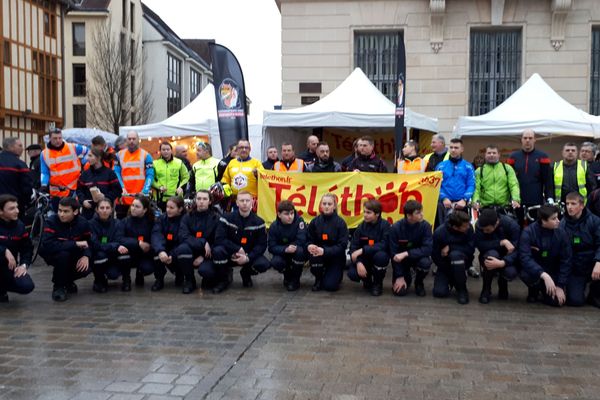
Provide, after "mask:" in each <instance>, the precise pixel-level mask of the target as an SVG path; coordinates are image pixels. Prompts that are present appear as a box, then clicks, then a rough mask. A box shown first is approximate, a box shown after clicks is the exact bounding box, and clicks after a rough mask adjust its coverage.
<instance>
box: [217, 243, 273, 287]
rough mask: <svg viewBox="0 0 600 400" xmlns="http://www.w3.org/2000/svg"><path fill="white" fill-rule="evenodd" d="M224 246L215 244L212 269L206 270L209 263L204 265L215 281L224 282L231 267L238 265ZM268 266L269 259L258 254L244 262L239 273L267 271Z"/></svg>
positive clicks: (254, 273)
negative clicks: (251, 259)
mask: <svg viewBox="0 0 600 400" xmlns="http://www.w3.org/2000/svg"><path fill="white" fill-rule="evenodd" d="M232 255H233V254H229V252H228V251H227V249H226V248H225V247H224V246H217V247H215V248H214V249H213V263H212V268H213V271H210V270H208V269H209V268H210V266H209V265H207V266H206V267H205V270H206V272H205V273H207V274H208V275H207V276H213V277H215V278H216V281H217V282H225V281H227V280H228V279H229V276H230V274H231V271H232V268H233V267H239V265H237V264H235V263H233V262H232V261H231V256H232ZM269 267H270V264H269V260H267V258H266V257H265V256H260V257H258V258H257V259H256V260H254V261H253V262H250V263H247V264H244V265H242V266H241V268H240V275H242V276H244V275H246V276H251V275H258V274H262V273H263V272H265V271H267V270H268V269H269Z"/></svg>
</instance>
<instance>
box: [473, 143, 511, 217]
mask: <svg viewBox="0 0 600 400" xmlns="http://www.w3.org/2000/svg"><path fill="white" fill-rule="evenodd" d="M520 202H521V196H520V191H519V182H518V181H517V177H516V175H515V171H514V170H513V168H512V167H511V166H510V165H506V164H504V163H503V162H501V161H500V152H499V151H498V147H497V146H495V145H489V146H487V147H486V150H485V163H484V164H483V165H482V166H481V167H479V168H477V170H476V171H475V193H474V194H473V207H474V208H475V209H476V210H479V208H480V207H483V208H487V207H494V208H498V209H500V208H503V207H507V206H510V207H512V208H513V209H517V208H519V207H520V204H519V203H520Z"/></svg>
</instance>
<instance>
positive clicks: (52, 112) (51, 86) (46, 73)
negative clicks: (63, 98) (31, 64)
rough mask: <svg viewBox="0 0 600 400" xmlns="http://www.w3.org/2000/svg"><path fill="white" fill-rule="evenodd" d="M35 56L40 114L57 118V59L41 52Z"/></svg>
mask: <svg viewBox="0 0 600 400" xmlns="http://www.w3.org/2000/svg"><path fill="white" fill-rule="evenodd" d="M35 55H37V59H38V61H37V73H38V75H39V84H38V91H39V95H38V100H39V104H40V114H42V115H46V116H51V117H58V59H57V57H55V56H52V55H50V54H44V53H42V52H37V53H34V56H35Z"/></svg>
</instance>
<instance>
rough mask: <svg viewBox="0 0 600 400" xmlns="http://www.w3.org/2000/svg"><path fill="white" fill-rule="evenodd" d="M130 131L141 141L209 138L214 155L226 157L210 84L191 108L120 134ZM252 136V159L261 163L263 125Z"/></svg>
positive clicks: (127, 128) (125, 128) (250, 132)
mask: <svg viewBox="0 0 600 400" xmlns="http://www.w3.org/2000/svg"><path fill="white" fill-rule="evenodd" d="M129 131H136V132H137V133H138V134H139V135H140V138H161V137H175V138H177V137H190V136H201V135H206V136H208V137H209V139H210V144H211V146H212V149H213V155H214V156H215V157H217V158H221V157H222V156H223V155H222V154H221V139H220V135H219V123H218V121H217V105H216V101H215V89H214V86H213V85H212V83H209V84H208V85H207V86H206V87H205V88H204V90H202V92H200V93H199V94H198V96H197V97H196V98H195V99H194V100H193V101H192V102H191V103H190V104H188V105H187V106H186V107H184V108H183V109H182V110H180V111H179V112H178V113H176V114H174V115H172V116H170V117H169V118H167V119H166V120H164V121H162V122H157V123H154V124H147V125H138V126H122V127H120V128H119V134H120V135H122V136H123V135H126V134H127V132H129ZM248 135H249V139H250V143H251V146H252V156H253V157H256V158H259V159H260V149H261V137H262V125H249V126H248Z"/></svg>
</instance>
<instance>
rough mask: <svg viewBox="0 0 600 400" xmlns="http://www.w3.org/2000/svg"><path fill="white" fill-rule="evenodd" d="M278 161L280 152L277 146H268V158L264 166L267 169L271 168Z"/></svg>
mask: <svg viewBox="0 0 600 400" xmlns="http://www.w3.org/2000/svg"><path fill="white" fill-rule="evenodd" d="M277 161H279V153H278V152H277V147H275V146H269V147H268V148H267V159H266V160H265V161H263V163H262V164H263V168H264V169H265V170H267V171H268V170H271V169H273V166H274V165H275V163H276V162H277Z"/></svg>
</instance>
